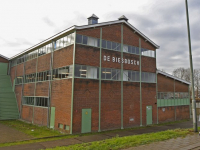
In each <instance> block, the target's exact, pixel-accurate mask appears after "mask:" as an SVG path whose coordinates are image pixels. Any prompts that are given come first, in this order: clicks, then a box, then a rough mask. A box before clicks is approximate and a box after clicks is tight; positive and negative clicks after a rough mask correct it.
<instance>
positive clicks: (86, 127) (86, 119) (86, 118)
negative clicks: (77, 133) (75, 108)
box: [81, 109, 92, 133]
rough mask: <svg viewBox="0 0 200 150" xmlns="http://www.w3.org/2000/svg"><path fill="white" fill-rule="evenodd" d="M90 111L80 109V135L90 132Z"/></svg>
mask: <svg viewBox="0 0 200 150" xmlns="http://www.w3.org/2000/svg"><path fill="white" fill-rule="evenodd" d="M91 112H92V110H91V109H82V122H81V133H87V132H91Z"/></svg>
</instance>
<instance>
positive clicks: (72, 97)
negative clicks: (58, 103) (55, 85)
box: [70, 30, 76, 134]
mask: <svg viewBox="0 0 200 150" xmlns="http://www.w3.org/2000/svg"><path fill="white" fill-rule="evenodd" d="M75 50H76V30H75V31H74V49H73V73H72V95H71V125H70V128H71V129H70V134H72V129H73V127H72V126H73V107H74V105H73V103H74V76H75Z"/></svg>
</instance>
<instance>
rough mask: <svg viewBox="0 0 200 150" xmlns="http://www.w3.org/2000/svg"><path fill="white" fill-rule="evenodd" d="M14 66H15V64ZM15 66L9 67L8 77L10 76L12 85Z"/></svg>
mask: <svg viewBox="0 0 200 150" xmlns="http://www.w3.org/2000/svg"><path fill="white" fill-rule="evenodd" d="M15 67H16V66H15ZM15 67H12V68H11V69H10V77H11V82H12V85H13V81H14V79H15Z"/></svg>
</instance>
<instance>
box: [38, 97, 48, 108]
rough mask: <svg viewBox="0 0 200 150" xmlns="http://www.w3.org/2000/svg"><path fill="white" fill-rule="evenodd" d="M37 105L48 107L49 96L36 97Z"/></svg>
mask: <svg viewBox="0 0 200 150" xmlns="http://www.w3.org/2000/svg"><path fill="white" fill-rule="evenodd" d="M35 104H36V106H41V107H48V98H45V97H36V103H35Z"/></svg>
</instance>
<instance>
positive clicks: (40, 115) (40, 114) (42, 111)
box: [34, 107, 48, 126]
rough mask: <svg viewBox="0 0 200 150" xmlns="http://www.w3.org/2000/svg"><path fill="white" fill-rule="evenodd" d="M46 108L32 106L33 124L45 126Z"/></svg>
mask: <svg viewBox="0 0 200 150" xmlns="http://www.w3.org/2000/svg"><path fill="white" fill-rule="evenodd" d="M47 113H48V108H43V107H34V124H38V125H43V126H47Z"/></svg>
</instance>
